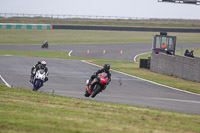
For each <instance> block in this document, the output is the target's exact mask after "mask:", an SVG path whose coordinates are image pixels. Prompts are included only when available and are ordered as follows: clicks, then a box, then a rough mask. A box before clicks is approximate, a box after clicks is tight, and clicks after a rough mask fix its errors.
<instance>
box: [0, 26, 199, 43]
mask: <svg viewBox="0 0 200 133" xmlns="http://www.w3.org/2000/svg"><path fill="white" fill-rule="evenodd" d="M154 34H159V33H156V32H139V31H138V32H136V31H135V32H134V31H133V32H131V31H92V30H27V29H0V44H42V43H43V42H44V41H45V40H48V41H49V44H81V43H121V42H152V39H153V35H154ZM168 34H169V35H175V36H177V41H200V37H199V36H200V33H168Z"/></svg>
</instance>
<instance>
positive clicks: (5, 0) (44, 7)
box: [0, 0, 200, 19]
mask: <svg viewBox="0 0 200 133" xmlns="http://www.w3.org/2000/svg"><path fill="white" fill-rule="evenodd" d="M0 1H1V4H0V13H35V14H66V15H97V16H125V17H138V18H186V19H200V5H190V4H173V3H164V2H158V0H0Z"/></svg>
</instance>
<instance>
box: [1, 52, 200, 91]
mask: <svg viewBox="0 0 200 133" xmlns="http://www.w3.org/2000/svg"><path fill="white" fill-rule="evenodd" d="M0 55H20V56H35V57H48V58H66V59H78V60H88V61H91V62H92V63H95V64H98V65H101V66H103V65H104V63H110V65H111V68H112V69H113V70H118V71H121V72H124V73H127V74H130V75H133V76H137V77H140V78H144V79H147V80H151V81H154V82H157V83H161V84H164V85H167V86H171V87H175V88H179V89H182V90H187V91H190V92H194V93H199V94H200V82H192V81H187V80H183V79H180V78H175V77H172V76H167V75H164V74H159V73H154V72H151V71H149V70H146V69H140V68H139V64H134V63H133V62H132V61H121V60H109V59H97V58H87V57H69V56H68V52H67V51H15V50H0Z"/></svg>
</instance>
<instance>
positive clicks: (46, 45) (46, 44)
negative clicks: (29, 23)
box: [41, 41, 49, 48]
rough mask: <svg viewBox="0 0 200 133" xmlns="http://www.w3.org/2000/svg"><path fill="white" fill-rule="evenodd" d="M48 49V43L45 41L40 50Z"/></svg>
mask: <svg viewBox="0 0 200 133" xmlns="http://www.w3.org/2000/svg"><path fill="white" fill-rule="evenodd" d="M48 47H49V43H48V41H45V42H44V43H43V44H42V46H41V48H48Z"/></svg>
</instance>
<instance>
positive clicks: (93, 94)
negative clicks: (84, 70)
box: [91, 84, 101, 98]
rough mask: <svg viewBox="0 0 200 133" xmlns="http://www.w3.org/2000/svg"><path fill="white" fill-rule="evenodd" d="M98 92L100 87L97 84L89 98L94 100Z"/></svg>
mask: <svg viewBox="0 0 200 133" xmlns="http://www.w3.org/2000/svg"><path fill="white" fill-rule="evenodd" d="M99 92H101V86H100V85H98V84H97V85H96V86H95V88H94V90H93V92H92V95H91V97H92V98H94V97H95V96H96V95H97V94H98V93H99Z"/></svg>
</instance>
